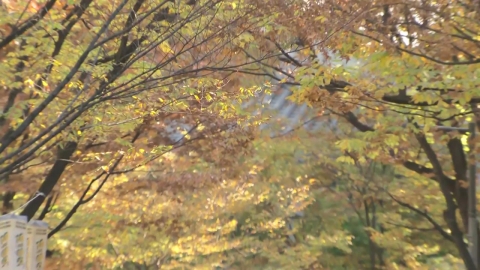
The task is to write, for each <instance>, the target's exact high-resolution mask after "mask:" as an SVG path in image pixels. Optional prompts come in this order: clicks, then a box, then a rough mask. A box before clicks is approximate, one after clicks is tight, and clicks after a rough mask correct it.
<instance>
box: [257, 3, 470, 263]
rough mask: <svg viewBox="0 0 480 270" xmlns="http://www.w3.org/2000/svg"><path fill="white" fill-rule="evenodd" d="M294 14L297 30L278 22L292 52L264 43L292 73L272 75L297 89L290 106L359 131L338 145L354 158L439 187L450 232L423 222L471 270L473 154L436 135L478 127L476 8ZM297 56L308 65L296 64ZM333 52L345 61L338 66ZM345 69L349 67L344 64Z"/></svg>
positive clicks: (420, 6) (280, 39) (396, 6)
mask: <svg viewBox="0 0 480 270" xmlns="http://www.w3.org/2000/svg"><path fill="white" fill-rule="evenodd" d="M292 6H295V7H296V8H295V9H294V10H295V13H294V12H293V11H292V13H294V14H292V15H291V17H292V18H293V17H295V18H296V20H295V22H294V23H293V25H288V24H287V23H285V22H286V21H287V20H284V19H283V20H282V21H280V20H278V21H276V22H277V25H278V27H279V28H282V29H285V28H286V29H290V33H296V34H297V33H298V34H297V36H298V38H297V42H296V44H293V42H292V41H291V39H285V38H284V36H282V35H273V34H272V35H273V37H272V36H268V37H266V39H268V40H271V41H272V43H273V44H274V45H275V46H272V48H274V49H275V50H277V51H280V53H282V54H283V55H282V57H281V60H283V61H286V62H288V63H290V64H291V65H290V66H289V68H290V71H289V72H282V73H283V74H284V75H283V77H284V78H283V79H282V77H279V76H278V75H277V76H275V75H276V74H279V73H278V72H277V71H274V70H272V69H270V70H271V71H273V73H271V74H272V77H274V78H275V77H276V79H277V80H278V81H279V82H284V83H289V84H291V85H293V86H294V87H295V86H297V87H296V89H295V90H294V93H293V95H292V99H294V100H297V101H299V102H307V103H309V104H310V105H311V106H312V107H315V108H318V109H320V110H325V111H328V112H330V113H332V114H334V115H337V117H338V118H339V119H341V120H342V121H346V122H348V123H350V124H351V125H352V126H353V127H354V128H356V129H357V130H358V131H359V132H358V133H357V134H354V135H352V136H351V137H348V138H347V137H345V138H341V141H340V142H339V147H340V149H341V150H343V151H345V153H348V155H353V157H354V159H366V160H369V159H373V160H375V161H378V162H381V163H384V164H392V165H393V164H394V165H397V166H398V165H402V166H403V167H405V168H407V169H409V170H412V171H414V172H416V173H418V174H420V175H423V176H425V177H428V178H431V179H432V181H435V182H436V183H437V185H438V190H440V191H441V193H442V196H443V199H444V207H445V211H444V212H443V217H442V218H441V219H444V221H445V224H444V225H440V224H439V221H438V219H434V218H432V216H431V215H429V214H428V213H424V214H422V215H423V216H424V217H425V218H426V219H427V220H429V222H430V223H431V226H433V227H434V228H435V229H436V231H437V232H438V233H440V234H441V235H443V236H444V237H445V238H446V239H447V240H449V241H452V242H453V243H454V244H455V246H456V248H457V251H458V252H459V256H460V257H461V258H462V260H463V262H464V264H465V266H466V267H467V269H475V266H474V264H473V261H472V258H471V257H470V255H469V254H468V250H467V245H466V243H465V241H464V233H466V232H467V218H468V217H467V195H466V194H467V193H466V186H465V184H464V183H465V181H466V171H467V165H468V159H467V158H466V156H467V155H466V153H465V152H466V150H467V149H468V148H467V147H466V143H465V141H464V140H463V139H462V138H464V137H462V135H461V134H458V133H456V132H444V131H438V130H436V129H435V126H437V125H443V126H462V125H465V123H466V121H469V120H470V119H474V120H475V119H477V118H478V113H477V103H478V98H477V96H478V94H477V91H476V89H477V86H478V80H477V76H476V70H477V69H478V66H477V65H478V64H477V63H478V59H477V58H478V55H479V54H478V42H477V41H476V39H475V38H474V36H475V33H476V32H477V30H478V29H477V28H478V23H479V20H478V16H477V15H476V13H475V10H476V6H475V4H474V3H473V2H470V1H467V2H448V3H447V2H442V1H440V2H438V1H437V2H431V3H426V2H417V1H404V2H402V3H391V2H389V1H374V2H371V1H368V2H367V1H353V2H352V1H340V2H338V1H331V2H330V1H321V2H308V3H302V2H301V1H298V2H297V1H293V2H292ZM277 7H278V8H281V7H283V6H282V4H278V5H277ZM292 10H293V9H292ZM287 14H289V13H287ZM340 33H341V34H340ZM259 37H260V36H259ZM295 51H301V53H298V54H297V55H298V56H297V57H302V59H300V60H299V59H298V58H297V59H295V58H294V57H292V54H291V52H295ZM332 53H334V54H337V55H339V56H340V59H332ZM317 55H321V56H322V57H320V58H323V61H322V59H318V58H317ZM355 59H356V60H357V61H355ZM335 60H337V62H335ZM342 61H344V62H348V61H351V66H350V67H348V66H347V67H346V66H342V65H339V62H342ZM358 61H360V62H358ZM355 62H356V63H355ZM259 64H260V65H262V64H263V66H264V67H265V68H267V67H268V65H270V64H269V63H262V62H259ZM467 74H468V75H467ZM475 121H477V120H475ZM462 140H463V141H462ZM445 146H446V147H445ZM409 190H411V188H410V189H409ZM409 192H412V191H409ZM404 206H405V207H407V208H410V209H411V210H412V211H416V212H420V213H421V212H422V211H421V210H420V209H417V208H415V207H414V206H413V205H410V204H408V203H407V204H405V205H404ZM457 209H458V213H459V214H460V218H458V217H457V215H456V213H457Z"/></svg>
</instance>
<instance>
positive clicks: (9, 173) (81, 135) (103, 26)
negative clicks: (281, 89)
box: [0, 0, 258, 236]
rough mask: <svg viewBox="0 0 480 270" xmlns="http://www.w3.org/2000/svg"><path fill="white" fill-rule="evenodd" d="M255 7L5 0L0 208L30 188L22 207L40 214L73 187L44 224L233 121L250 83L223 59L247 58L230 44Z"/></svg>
mask: <svg viewBox="0 0 480 270" xmlns="http://www.w3.org/2000/svg"><path fill="white" fill-rule="evenodd" d="M251 9H252V7H251V6H248V5H246V4H245V5H243V4H237V3H235V2H228V1H180V2H179V3H176V2H175V1H143V0H138V1H126V0H125V1H89V0H83V1H73V2H72V1H46V2H45V3H40V2H37V1H29V2H28V3H21V2H16V1H8V2H5V3H4V5H2V7H1V9H0V12H1V17H2V21H1V24H2V31H3V32H2V37H1V39H0V53H1V56H0V58H1V60H2V61H1V64H0V66H1V70H2V71H3V72H2V78H1V81H2V86H3V88H2V89H3V90H2V91H3V92H4V93H5V94H4V95H2V101H1V104H2V108H3V109H2V114H1V115H0V127H1V133H0V134H1V136H0V164H1V165H0V175H1V177H2V180H3V181H4V182H5V185H4V188H5V190H6V191H7V192H6V193H4V195H3V200H4V208H5V210H4V211H10V210H12V207H13V205H12V200H13V199H14V197H15V195H19V196H22V194H25V193H27V194H28V193H30V194H32V196H31V197H30V198H31V199H30V200H29V203H28V204H27V205H26V206H25V208H24V209H23V210H22V212H21V214H22V215H26V216H27V217H28V218H29V219H31V218H33V217H34V216H35V215H37V218H39V219H43V218H45V216H46V215H47V214H48V213H49V211H51V210H52V205H53V203H54V202H55V198H57V195H58V194H59V192H60V193H63V192H68V191H69V190H71V191H75V193H76V194H79V196H78V201H77V203H75V204H74V205H72V207H71V209H70V210H69V211H68V214H66V216H65V217H64V219H63V220H61V221H59V222H60V223H59V224H58V225H57V226H56V227H55V228H54V229H53V230H52V231H51V232H50V234H49V236H52V235H54V234H55V233H56V232H58V230H59V229H61V228H62V227H63V226H64V225H65V224H66V223H67V222H68V220H69V219H70V218H71V217H72V215H73V214H74V213H75V212H76V211H77V210H78V208H79V207H80V206H81V205H84V204H86V203H87V202H89V201H91V200H92V199H93V198H94V197H95V195H96V194H98V192H99V191H100V189H101V188H102V187H103V186H104V185H105V184H106V183H107V180H108V179H109V178H110V177H112V176H113V175H119V174H123V173H126V172H131V171H133V170H135V169H137V168H139V167H141V166H145V165H146V164H148V163H150V162H153V161H154V160H156V159H158V158H159V157H160V156H162V155H163V154H165V153H167V152H170V151H174V150H176V149H178V148H179V147H180V146H183V145H186V144H188V143H194V142H195V140H206V139H208V138H210V137H212V136H214V135H215V134H216V133H218V132H221V131H223V132H224V131H225V130H227V129H232V127H235V125H232V123H236V122H237V121H239V120H240V117H239V116H237V115H236V113H235V112H236V107H235V106H234V105H233V102H232V101H234V100H238V99H241V98H242V97H243V96H247V95H248V92H246V91H245V92H241V91H238V90H237V89H236V88H232V85H234V80H232V82H230V83H227V81H228V76H229V75H230V74H231V73H229V69H231V68H232V67H231V65H232V66H233V67H239V66H241V65H242V64H244V63H240V64H238V62H237V64H235V61H236V59H237V57H236V56H235V54H234V49H235V48H236V47H239V46H242V44H244V42H245V41H244V40H245V38H246V37H247V38H248V36H245V33H246V32H245V29H250V28H252V29H253V28H255V27H258V22H257V21H256V20H248V18H249V17H248V14H249V10H251ZM222 71H225V72H222ZM236 79H239V77H237V78H236ZM177 129H178V130H177ZM239 141H240V140H239ZM122 161H127V162H128V163H122ZM80 172H81V173H82V175H81V177H80V178H76V177H73V178H72V179H70V175H72V174H73V175H75V174H78V173H80ZM86 183H88V184H86ZM62 189H63V190H62ZM17 193H18V194H17ZM67 194H68V193H67ZM63 196H65V194H63ZM17 197H18V196H17ZM42 204H44V208H43V210H40V209H41V206H42Z"/></svg>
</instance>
